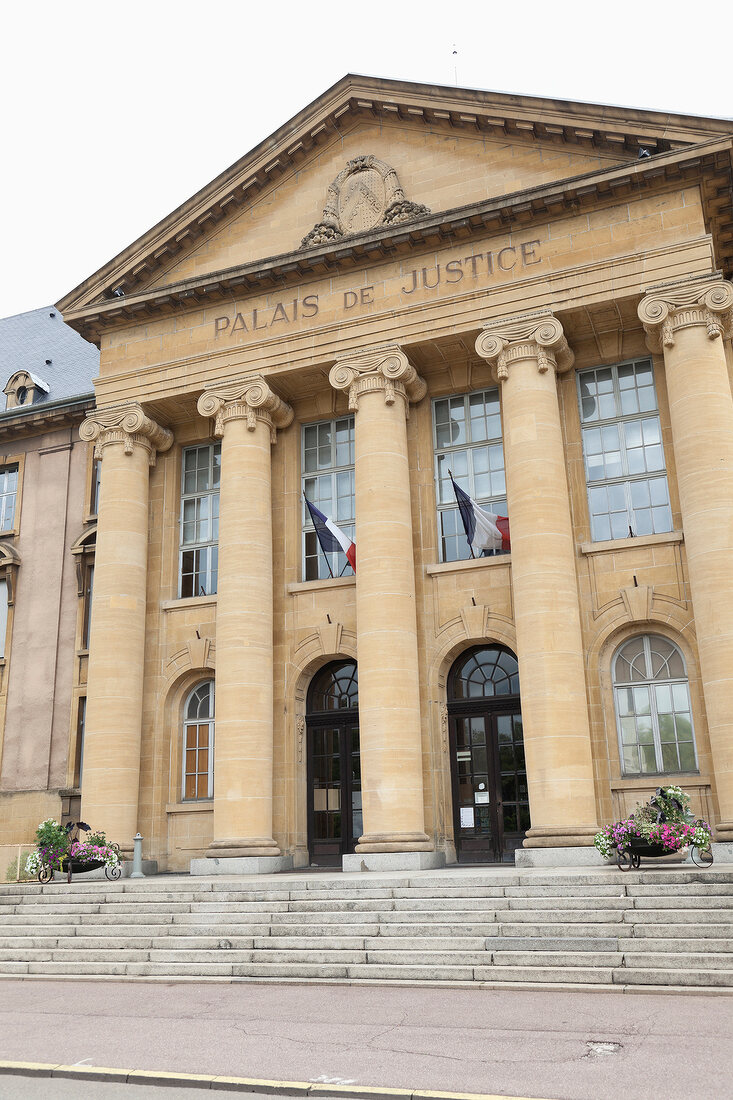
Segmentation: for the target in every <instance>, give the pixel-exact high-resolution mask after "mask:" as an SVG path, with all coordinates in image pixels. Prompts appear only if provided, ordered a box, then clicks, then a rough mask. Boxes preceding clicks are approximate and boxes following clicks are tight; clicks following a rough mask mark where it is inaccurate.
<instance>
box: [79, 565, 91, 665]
mask: <svg viewBox="0 0 733 1100" xmlns="http://www.w3.org/2000/svg"><path fill="white" fill-rule="evenodd" d="M93 595H94V562H91V563H90V564H89V565H87V566H86V568H85V570H84V622H83V624H82V637H81V647H82V649H89V638H90V635H91V630H92V597H93Z"/></svg>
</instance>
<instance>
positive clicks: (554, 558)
mask: <svg viewBox="0 0 733 1100" xmlns="http://www.w3.org/2000/svg"><path fill="white" fill-rule="evenodd" d="M476 350H477V351H478V353H479V355H480V356H482V357H483V358H484V359H488V360H489V362H490V363H492V364H493V365H494V368H495V374H496V377H497V378H498V380H499V382H500V383H501V405H502V420H503V428H504V459H505V467H506V486H507V510H508V512H509V524H510V529H511V537H512V561H511V564H512V589H513V596H514V619H515V623H516V631H517V659H518V661H519V691H520V698H521V703H522V725H523V727H524V748H525V754H526V760H527V779H528V783H529V803H530V814H531V819H532V827H531V829H530V830H529V832H528V834H527V839H526V840H525V842H524V844H525V847H528V848H533V847H555V846H563V847H568V846H573V845H587V844H590V843H591V841H592V837H593V834H594V832H595V831H596V829H597V825H596V803H595V794H594V785H593V762H592V756H591V741H590V728H589V723H588V702H587V698H586V689H585V663H584V658H583V639H582V635H581V629H580V608H579V602H578V588H577V581H576V574H575V550H574V544H573V532H572V526H571V520H570V500H569V493H568V480H567V474H566V470H565V453H564V449H563V438H562V428H561V423H560V408H559V404H558V397H557V382H556V378H555V375H556V373H557V372H559V371H564V370H569V369H570V367H572V365H573V353H572V352H571V351H570V349H569V348H568V345H567V341H566V339H565V337H564V335H563V330H562V325H561V324H560V322H559V321H558V320H557V319H556V318H555V317H553V316H552V314H550V313H534V314H528V315H526V316H522V317H512V318H509V319H507V320H506V321H497V322H496V323H494V324H491V325H488V326H487V327H486V329H485V330H484V332H483V333H482V334H481V335H480V336H479V338H478V340H477V341H476Z"/></svg>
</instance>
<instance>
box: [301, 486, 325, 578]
mask: <svg viewBox="0 0 733 1100" xmlns="http://www.w3.org/2000/svg"><path fill="white" fill-rule="evenodd" d="M302 492H303V500H304V501H305V506H306V508H308V497H307V496H306V495H305V489H303V490H302ZM310 514H311V512H310V508H308V515H309V516H310ZM311 523H313V516H311ZM313 531H314V532H315V536H316V541H317V543H318V545H319V547H320V550H321V553H322V554H323V559H324V561H325V562H326V568H327V569H328V575H329V577H330V578H331V580H333V570H332V569H331V563H330V561H329V560H328V554H327V553H326V551H325V550H324V549H323V544H322V543H321V539H320V536H319V534H318V531H317V529H316V525H315V523H313Z"/></svg>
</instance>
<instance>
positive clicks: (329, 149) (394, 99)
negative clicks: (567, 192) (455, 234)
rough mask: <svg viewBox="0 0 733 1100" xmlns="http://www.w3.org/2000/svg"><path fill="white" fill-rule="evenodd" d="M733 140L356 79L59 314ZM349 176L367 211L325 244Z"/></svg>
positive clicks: (696, 127) (678, 123)
mask: <svg viewBox="0 0 733 1100" xmlns="http://www.w3.org/2000/svg"><path fill="white" fill-rule="evenodd" d="M731 133H733V124H732V123H728V122H725V121H720V120H715V119H699V118H690V117H686V116H676V115H675V116H673V115H669V114H662V113H657V112H643V111H637V110H632V109H624V108H618V107H605V106H597V105H592V104H579V103H570V102H564V101H557V100H549V99H539V98H535V97H525V96H509V95H503V94H499V93H494V92H480V91H470V90H465V89H459V88H439V87H435V86H432V85H419V84H406V83H402V82H396V81H386V80H379V79H376V78H367V77H357V76H347V77H344V78H343V79H342V80H341V81H339V82H338V83H337V84H336V85H334V87H333V88H331V89H330V90H329V91H328V92H326V93H325V94H324V95H323V96H321V97H320V98H319V99H318V100H316V101H315V102H314V103H312V104H310V105H309V106H308V107H306V108H305V109H304V110H303V111H302V112H300V114H299V115H297V116H296V117H295V118H294V119H291V120H290V122H288V123H287V124H286V125H285V126H283V127H281V129H280V130H279V131H277V132H276V133H275V134H273V135H272V137H270V138H269V139H267V140H266V141H265V142H263V143H262V144H261V145H259V146H258V147H257V148H256V149H254V150H253V151H252V152H251V153H249V154H247V155H246V156H245V157H243V158H242V159H241V160H240V161H238V162H237V164H235V165H233V166H232V168H230V169H229V170H227V171H226V172H224V173H223V174H222V175H221V176H219V177H218V178H217V179H216V180H214V181H213V182H212V183H211V184H210V185H209V186H208V187H206V188H204V189H203V190H202V191H200V192H199V193H198V194H197V195H195V196H193V198H192V199H190V200H189V201H188V202H187V203H185V204H184V205H183V206H182V207H180V208H179V209H178V210H176V211H174V212H173V213H172V214H171V215H170V216H169V217H168V218H166V219H164V220H163V221H162V222H161V223H159V225H157V226H155V227H154V228H153V229H151V230H150V231H149V232H148V233H146V234H145V235H144V236H143V237H141V238H140V239H139V240H138V241H136V242H135V243H134V244H132V245H131V246H130V247H129V248H128V249H126V250H125V252H123V253H121V254H120V255H119V256H117V257H115V259H114V260H112V261H110V263H109V264H107V265H106V266H105V267H104V268H102V269H100V270H99V271H98V272H96V273H95V274H94V275H92V276H91V277H90V278H89V279H88V280H86V281H85V282H84V283H83V284H82V285H81V286H79V287H77V288H76V289H75V290H73V291H71V293H70V294H68V295H67V296H66V297H65V298H64V299H63V300H62V301H61V302H60V303H59V308H60V309H61V310H62V312H64V313H65V314H68V315H77V316H81V315H84V314H88V313H89V312H90V311H91V312H93V310H94V308H95V307H102V308H103V309H104V310H105V311H106V312H108V311H112V310H113V309H114V307H115V306H117V305H118V303H119V305H120V306H122V305H123V304H124V303H125V302H127V301H128V300H133V299H144V298H145V297H146V296H147V295H150V294H151V293H154V294H156V295H157V296H158V297H160V292H161V291H163V290H165V289H166V288H180V287H182V286H187V285H189V284H191V283H192V282H195V281H196V280H200V279H202V278H207V277H210V276H212V275H213V274H214V273H217V272H219V273H220V272H229V273H231V272H233V271H237V270H238V269H242V270H244V269H251V268H252V267H253V265H254V266H256V265H257V264H260V263H263V262H265V261H268V260H270V259H273V258H277V259H278V260H279V261H282V260H283V258H286V259H287V261H288V264H289V266H290V267H291V268H292V267H293V265H294V266H295V267H296V268H297V267H298V266H299V265H300V264H301V263H302V262H310V258H311V257H312V254H313V250H314V248H316V249H317V248H318V247H319V246H320V245H323V246H324V247H328V246H329V245H330V246H331V247H333V246H334V245H338V244H344V245H349V243H350V241H351V240H352V239H353V240H358V239H360V238H362V237H364V234H365V233H366V234H367V236H368V237H370V238H371V237H374V235H375V234H376V235H377V236H378V235H379V232H380V230H383V231H384V232H385V233H389V232H394V229H395V226H396V225H399V224H403V223H406V222H410V221H412V222H414V223H415V225H416V226H419V225H420V224H421V223H426V221H427V220H430V219H432V220H433V221H434V220H435V218H436V217H440V216H441V215H443V214H447V213H449V212H451V211H456V210H461V209H464V208H470V209H474V208H480V207H481V205H482V204H486V203H489V204H491V203H492V202H499V201H501V200H502V198H506V199H509V198H512V201H513V199H514V198H516V197H517V196H519V197H520V198H521V196H522V195H524V194H530V195H534V194H535V193H540V192H542V193H544V192H546V191H547V189H548V188H549V189H552V188H553V187H554V189H555V190H556V191H557V190H559V191H560V192H561V191H562V186H563V182H564V181H568V183H569V184H570V183H574V182H576V181H577V180H578V179H581V180H582V179H583V178H585V177H588V178H596V177H599V176H600V175H603V173H606V172H610V173H612V172H613V171H614V170H615V169H618V168H619V167H623V166H624V165H626V166H630V167H633V169H634V171H637V170H639V171H643V170H644V164H645V162H644V161H643V160H639V155H640V150H644V151H645V154H646V153H648V154H649V155H650V159H651V158H657V157H660V158H665V155H666V156H667V158H668V156H669V154H673V153H675V151H680V150H685V149H687V148H690V147H693V146H695V147H696V146H698V145H699V146H700V147H701V148H702V147H704V148H707V147H709V146H710V145H711V142H713V143H714V141H715V139H725V138H728V137H729V136H730V134H731ZM359 158H367V159H368V158H372V163H371V164H368V165H367V166H366V167H364V168H363V169H360V172H361V175H360V176H359V172H356V173H354V172H352V171H351V169H350V168H349V166H350V165H351V164H353V163H354V162H357V161H358V160H359ZM375 163H377V164H378V165H379V166H386V168H387V169H389V170H390V171H391V172H392V173H394V178H395V179H396V180H397V187H398V191H399V193H398V194H397V200H399V201H393V202H392V207H391V209H392V211H393V212H394V211H395V210H396V211H397V215H398V220H397V221H396V222H394V221H391V222H390V221H388V220H385V215H386V212H387V204H388V202H389V200H390V196H391V198H392V199H393V200H394V198H395V188H394V186H393V183H390V184H389V186H388V185H387V182H386V175H385V172H384V170H383V168H382V167H379V168H378V169H376V168H375V167H374V164H375ZM660 164H661V160H660ZM344 173H346V176H345V175H344ZM350 173H351V174H350ZM650 174H651V173H649V172H648V171H647V175H650ZM352 177H353V178H352ZM357 177H358V178H357ZM339 179H341V180H342V191H341V192H340V198H338V196H337V199H338V201H337V202H336V208H338V207H339V203H340V202H341V203H342V205H343V204H345V203H346V200H348V201H349V202H350V203H351V208H350V209H351V210H352V211H353V210H354V209H356V213H355V214H354V216H352V217H351V220H350V221H349V220H348V219H341V220H339V218H340V215H337V216H336V218H335V223H334V224H336V227H337V231H336V233H335V234H334V235H332V236H331V237H329V234H328V232H325V233H319V232H318V231H316V233H315V236H314V235H313V233H312V232H311V231H312V230H314V227H316V229H318V227H320V226H323V225H324V224H325V225H326V226H328V224H329V219H328V217H326V218H325V222H324V215H327V214H328V211H329V202H331V207H330V209H331V210H332V211H333V209H334V203H333V201H332V200H333V187H334V182H335V181H338V180H339ZM390 179H391V177H390ZM344 181H345V182H344ZM338 190H339V188H338V187H337V191H338ZM347 192H348V194H347ZM361 192H363V194H361ZM359 203H361V206H359V205H358V204H359ZM375 203H376V204H377V205H379V203H381V204H382V207H381V213H380V218H381V221H380V220H379V218H378V219H377V220H376V222H375V224H369V222H370V215H369V211H368V209H367V207H369V206H370V204H371V206H372V207H374V209H375V210H376V207H375V206H374V204H375ZM400 203H402V204H403V205H400ZM365 211H366V213H365ZM348 212H349V211H348V210H347V213H348ZM403 215H404V217H403ZM331 222H334V219H333V218H331ZM309 234H310V236H309ZM304 238H305V240H304ZM288 264H286V265H285V266H286V267H287V266H288ZM280 267H281V268H282V267H283V264H282V263H281V264H280Z"/></svg>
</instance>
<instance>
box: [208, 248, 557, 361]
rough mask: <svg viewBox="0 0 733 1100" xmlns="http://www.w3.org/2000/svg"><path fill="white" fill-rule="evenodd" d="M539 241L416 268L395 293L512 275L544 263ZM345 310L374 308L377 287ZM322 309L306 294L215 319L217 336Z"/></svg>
mask: <svg viewBox="0 0 733 1100" xmlns="http://www.w3.org/2000/svg"><path fill="white" fill-rule="evenodd" d="M540 243H541V242H540V241H539V240H536V241H524V242H523V243H521V244H518V245H516V246H509V247H507V248H501V249H499V250H498V251H494V252H474V253H473V254H472V255H470V256H463V257H461V258H460V259H459V258H456V259H452V260H448V261H447V262H446V263H444V264H443V263H438V264H435V265H434V266H433V267H417V268H415V269H414V270H412V271H408V272H406V274H405V275H404V276H402V277H401V279H391V280H390V283H391V284H392V283H394V284H397V283H399V286H397V285H395V287H394V289H395V291H397V292H399V293H402V294H403V295H406V296H407V297H409V295H411V294H414V293H415V292H416V291H418V290H435V289H436V288H437V287H440V286H444V285H445V286H449V285H451V284H453V285H455V284H457V283H460V282H462V281H463V280H464V279H466V280H468V281H478V280H481V279H486V278H490V277H491V276H493V275H497V274H500V273H502V272H510V271H513V270H514V269H515V268H517V267H520V268H522V267H531V266H532V265H533V264H538V263H540V262H541V259H542V257H541V256H540V255H539V246H540ZM341 297H342V306H343V309H344V310H345V311H346V312H348V311H349V310H352V309H355V308H357V307H364V306H370V305H373V304H374V286H361V285H360V286H357V287H354V288H353V289H352V290H344V291H343V292H342V293H341ZM319 308H320V302H319V296H318V294H306V295H305V297H303V298H292V299H290V300H288V301H282V302H277V304H276V305H274V306H270V307H269V308H267V309H251V310H248V311H247V312H246V313H236V314H235V315H234V316H233V317H231V316H227V315H226V314H224V315H223V316H221V317H216V318H215V319H214V336H215V338H216V339H217V340H218V339H219V338H220V337H230V336H235V335H237V334H239V333H250V332H261V331H264V330H265V329H269V328H275V327H276V326H278V325H281V324H282V325H292V324H293V323H294V322H295V321H298V320H301V319H306V318H312V317H317V316H318V311H319Z"/></svg>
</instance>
